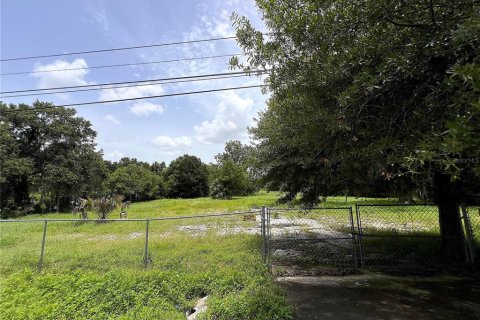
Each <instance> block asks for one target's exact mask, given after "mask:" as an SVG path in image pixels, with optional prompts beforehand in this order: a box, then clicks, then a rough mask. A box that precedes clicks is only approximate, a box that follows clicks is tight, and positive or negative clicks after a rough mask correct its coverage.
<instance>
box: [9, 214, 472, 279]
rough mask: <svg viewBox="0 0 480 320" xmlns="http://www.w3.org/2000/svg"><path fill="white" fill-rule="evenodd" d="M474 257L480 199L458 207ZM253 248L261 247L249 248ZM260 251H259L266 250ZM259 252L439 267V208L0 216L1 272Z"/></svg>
mask: <svg viewBox="0 0 480 320" xmlns="http://www.w3.org/2000/svg"><path fill="white" fill-rule="evenodd" d="M462 213H463V215H462V218H463V222H464V229H465V233H466V237H465V240H466V246H467V247H468V248H467V249H468V252H469V255H470V257H469V259H471V261H476V262H477V264H478V262H479V260H480V207H466V208H465V210H462ZM251 250H258V253H259V254H258V255H252V254H251ZM260 253H261V255H260ZM252 257H256V258H255V259H263V262H264V263H266V264H267V265H268V266H270V267H271V268H272V270H273V271H274V272H275V273H276V274H325V273H328V274H338V273H349V272H352V271H354V270H355V269H356V268H357V266H367V267H368V266H392V265H393V266H398V267H417V266H422V267H435V266H436V265H437V264H438V263H440V260H441V237H440V226H439V216H438V208H437V207H436V206H433V205H357V206H356V207H355V209H354V210H352V208H351V207H343V208H312V209H309V210H303V209H285V208H265V207H264V208H263V209H262V210H261V211H260V210H253V211H248V212H234V213H220V214H205V215H193V216H182V217H170V218H156V219H115V220H80V219H50V220H33V219H32V220H28V219H23V220H0V275H1V274H9V273H12V272H14V271H16V270H18V269H19V268H31V269H39V270H42V269H46V270H77V269H81V270H100V271H106V270H110V269H112V268H139V267H148V268H158V269H165V270H166V269H172V268H175V269H185V270H189V268H195V269H196V270H199V269H202V268H205V267H206V266H208V265H212V264H213V265H222V264H225V265H228V264H232V263H233V262H232V261H243V263H250V262H251V263H257V262H258V261H249V259H252Z"/></svg>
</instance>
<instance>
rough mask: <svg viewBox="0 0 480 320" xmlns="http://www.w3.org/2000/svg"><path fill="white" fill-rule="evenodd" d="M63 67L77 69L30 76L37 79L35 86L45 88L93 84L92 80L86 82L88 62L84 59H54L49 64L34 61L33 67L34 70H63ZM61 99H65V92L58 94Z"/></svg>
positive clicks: (66, 96)
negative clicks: (70, 60)
mask: <svg viewBox="0 0 480 320" xmlns="http://www.w3.org/2000/svg"><path fill="white" fill-rule="evenodd" d="M63 69H78V70H65V71H52V72H40V73H33V74H32V76H33V77H34V78H37V79H38V83H37V88H39V89H46V88H54V87H66V86H81V85H86V84H94V82H87V81H86V80H85V76H86V75H87V74H88V73H89V70H88V64H87V62H86V61H85V60H84V59H75V60H73V61H72V62H68V61H64V60H55V61H54V62H52V63H50V64H41V63H36V64H35V67H34V69H33V71H34V72H39V71H50V70H63ZM58 96H59V97H61V98H63V99H67V98H68V95H67V94H61V95H58Z"/></svg>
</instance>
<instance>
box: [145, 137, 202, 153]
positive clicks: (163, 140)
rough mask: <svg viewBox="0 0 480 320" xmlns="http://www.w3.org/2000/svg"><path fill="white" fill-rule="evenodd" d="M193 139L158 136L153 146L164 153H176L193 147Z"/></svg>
mask: <svg viewBox="0 0 480 320" xmlns="http://www.w3.org/2000/svg"><path fill="white" fill-rule="evenodd" d="M192 143H193V139H192V138H191V137H187V136H179V137H171V136H157V137H155V138H154V139H153V144H155V145H156V146H158V147H159V148H160V149H161V150H164V151H170V152H171V151H175V150H179V149H185V148H188V147H190V146H191V145H192Z"/></svg>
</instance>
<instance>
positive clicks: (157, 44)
mask: <svg viewBox="0 0 480 320" xmlns="http://www.w3.org/2000/svg"><path fill="white" fill-rule="evenodd" d="M236 38H237V37H236V36H230V37H220V38H210V39H200V40H188V41H177V42H167V43H156V44H148V45H143V46H132V47H121V48H110V49H99V50H88V51H77V52H70V53H53V54H45V55H38V56H29V57H16V58H7V59H0V61H2V62H6V61H17V60H29V59H39V58H50V57H61V56H72V55H79V54H91V53H100V52H112V51H123V50H132V49H143V48H154V47H166V46H174V45H179V44H191V43H200V42H209V41H220V40H229V39H236Z"/></svg>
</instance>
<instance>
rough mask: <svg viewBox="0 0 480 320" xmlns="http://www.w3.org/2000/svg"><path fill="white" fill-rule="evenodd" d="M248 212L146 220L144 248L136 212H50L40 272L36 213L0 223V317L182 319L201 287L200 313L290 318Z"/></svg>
mask: <svg viewBox="0 0 480 320" xmlns="http://www.w3.org/2000/svg"><path fill="white" fill-rule="evenodd" d="M275 199H276V195H275V194H271V193H270V194H268V193H260V194H257V195H255V196H252V197H242V198H236V199H233V200H229V201H224V200H212V199H208V198H203V199H191V200H180V199H179V200H171V199H168V200H157V201H151V202H145V203H134V204H132V205H131V208H130V210H129V218H147V217H148V218H159V217H167V216H168V217H171V216H177V217H178V216H185V215H186V216H192V215H196V214H202V213H207V212H208V213H212V212H214V213H221V212H234V211H247V210H250V209H252V207H253V208H257V209H255V210H257V211H258V210H259V209H258V208H260V206H261V205H262V204H267V205H271V204H273V202H274V201H275ZM71 217H72V216H71V214H70V213H64V214H48V215H32V216H29V217H26V219H30V220H32V219H50V218H52V219H58V218H60V219H61V218H71ZM91 218H93V216H92V215H91ZM111 218H116V217H115V216H113V215H112V216H111ZM252 218H253V219H252ZM254 218H255V216H251V215H245V214H240V215H233V216H226V217H214V218H191V219H179V220H161V221H151V222H150V223H149V246H148V250H149V254H148V256H147V257H145V238H146V222H144V221H117V222H111V221H110V222H103V223H98V222H95V221H88V222H80V221H77V222H71V221H68V222H64V221H57V222H55V221H49V222H48V223H47V233H46V235H47V236H46V242H45V256H44V260H43V268H42V272H41V273H39V272H38V271H37V267H38V263H39V256H40V251H41V241H42V235H43V228H44V222H42V221H39V222H34V221H30V222H22V223H20V222H17V223H13V222H8V223H1V224H0V235H1V236H0V276H1V280H0V287H1V289H0V290H1V291H0V294H1V299H0V309H1V310H2V312H1V313H0V319H185V312H186V311H187V310H189V309H191V308H192V307H194V305H195V303H196V301H197V300H198V299H199V298H201V297H203V296H205V295H208V296H209V298H208V311H207V312H206V313H205V314H204V315H203V318H205V319H291V310H290V308H289V307H288V305H287V302H286V299H285V296H284V292H283V291H282V290H281V289H280V288H279V287H278V286H277V285H276V284H275V282H274V280H273V278H272V277H271V276H270V275H269V273H268V271H267V268H266V267H265V266H264V264H263V262H262V258H261V254H260V252H261V251H260V247H261V239H260V236H259V232H258V230H259V222H258V221H255V220H254ZM257 220H258V219H257ZM145 258H146V259H145Z"/></svg>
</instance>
